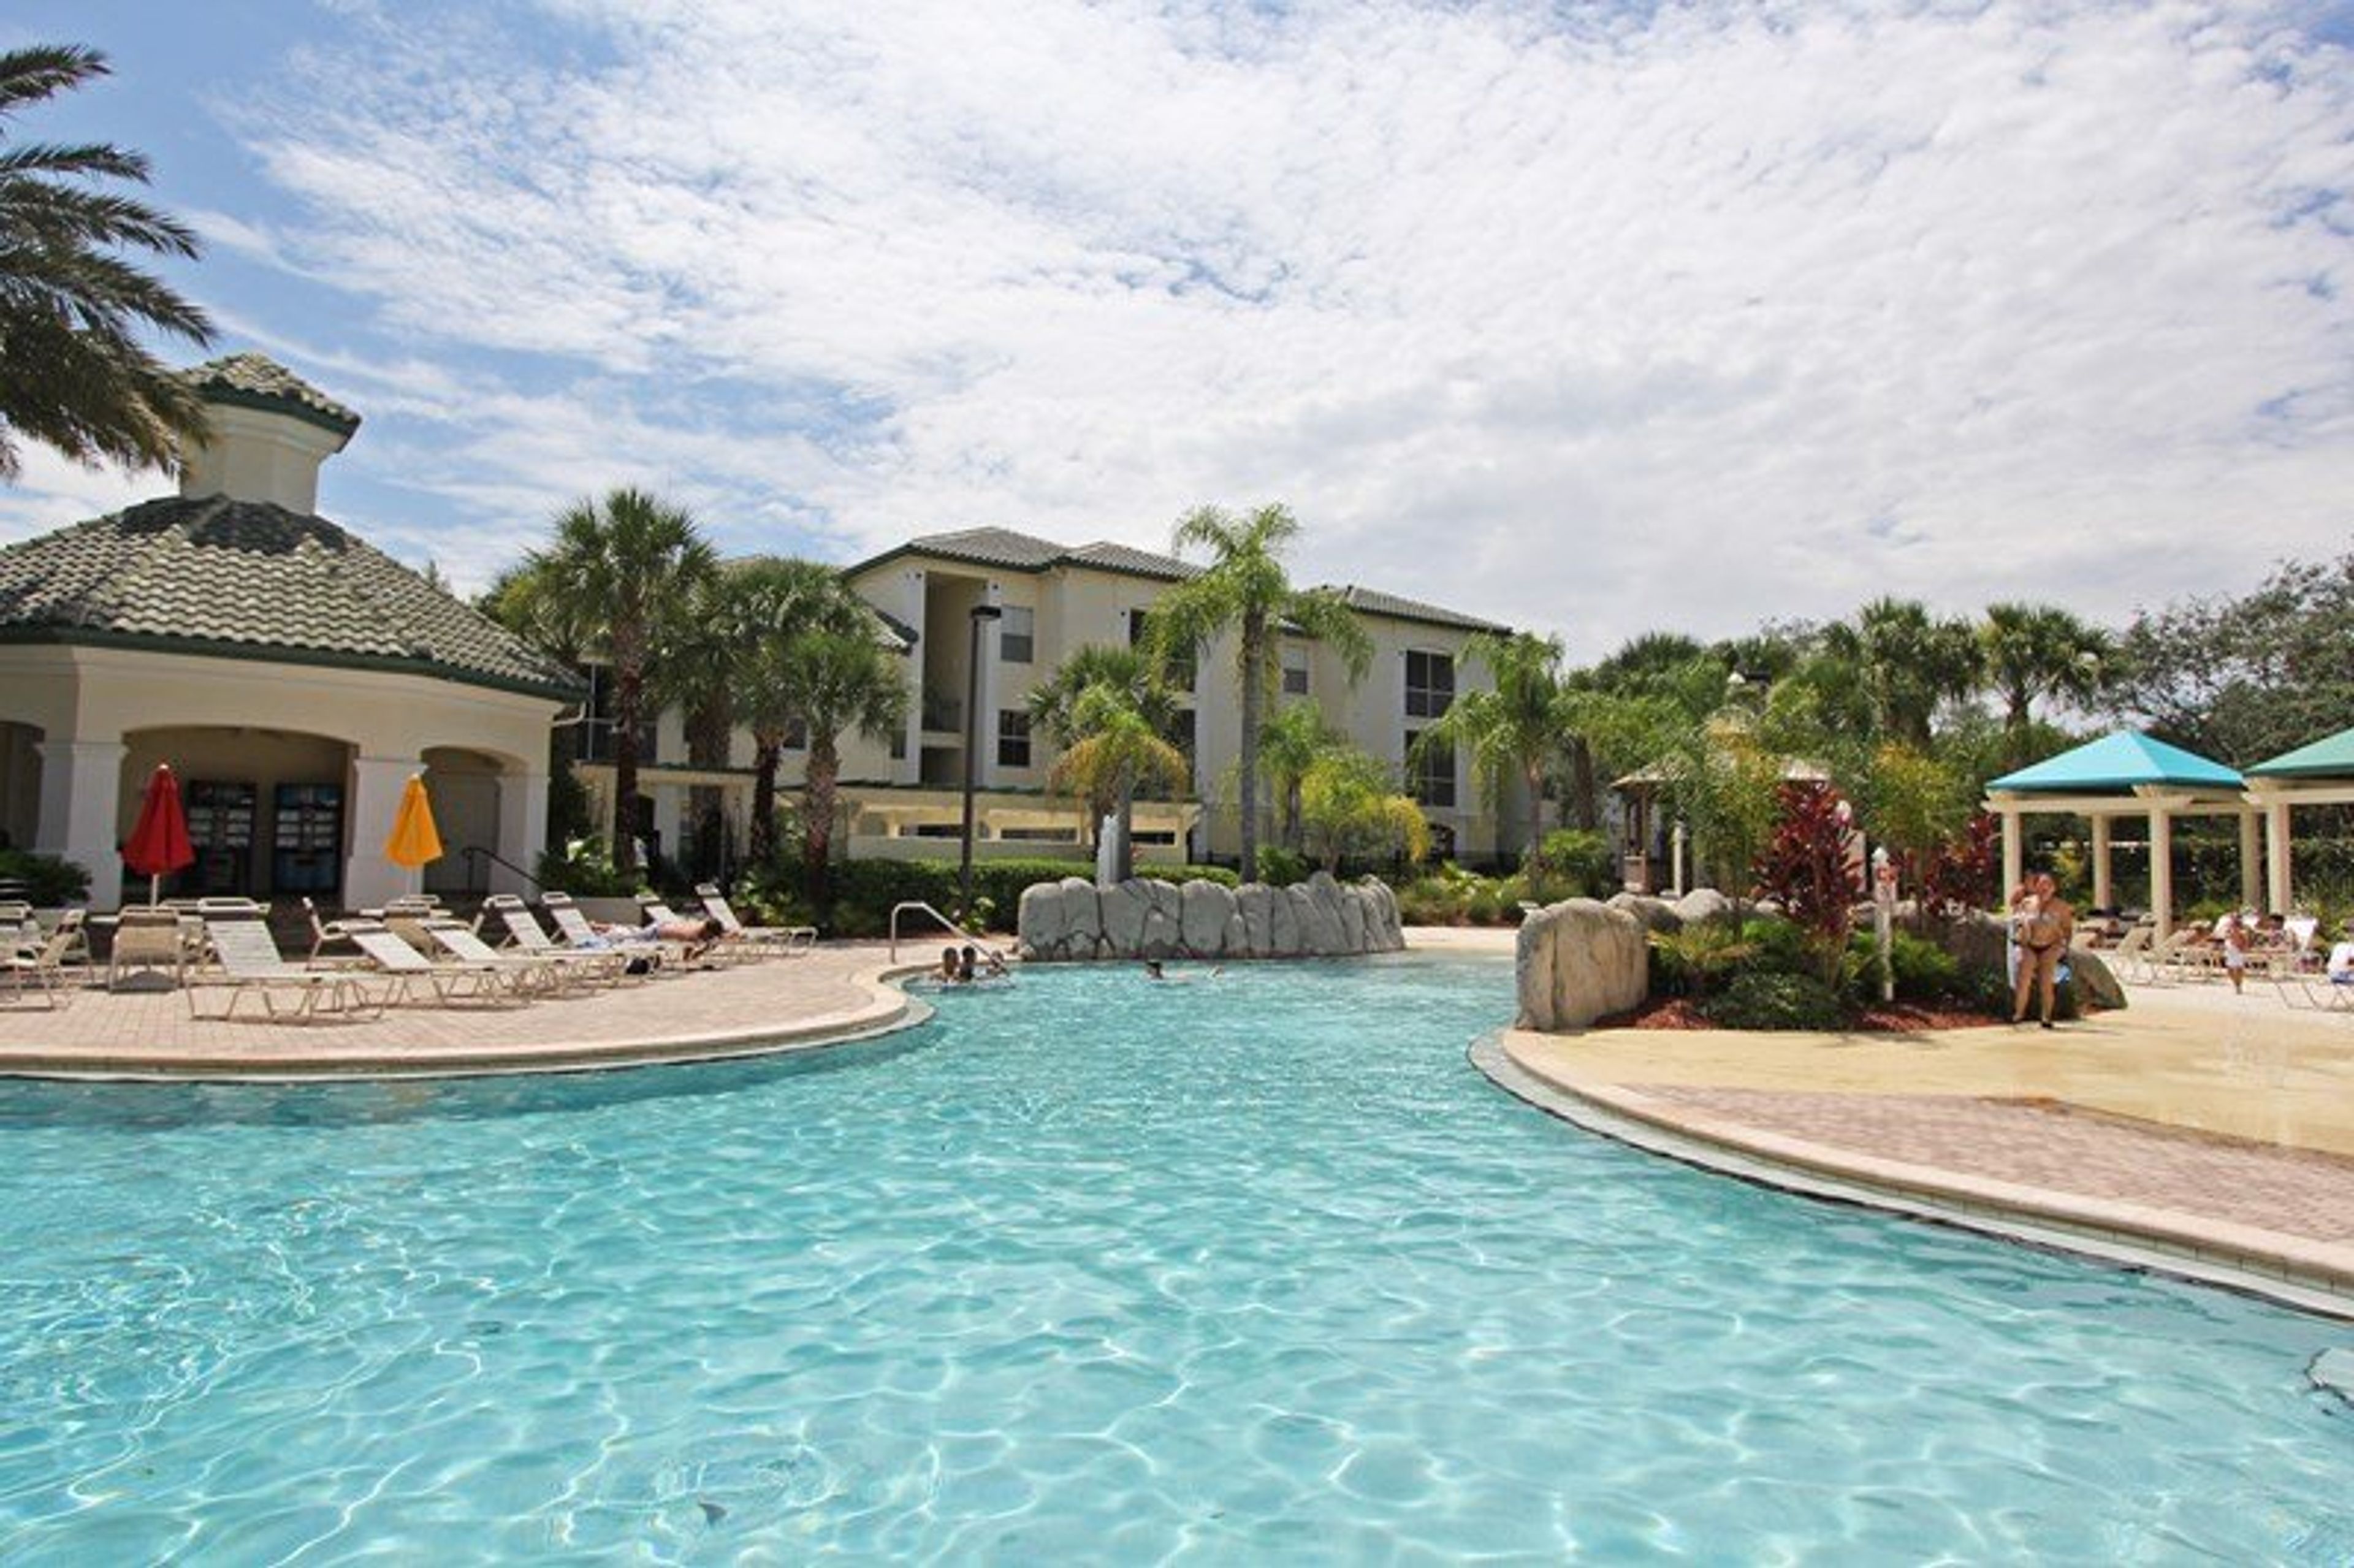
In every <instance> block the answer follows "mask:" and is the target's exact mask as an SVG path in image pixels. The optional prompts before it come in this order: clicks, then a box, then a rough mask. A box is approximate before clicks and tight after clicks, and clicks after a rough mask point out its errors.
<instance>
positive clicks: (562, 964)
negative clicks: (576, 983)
mask: <svg viewBox="0 0 2354 1568" xmlns="http://www.w3.org/2000/svg"><path fill="white" fill-rule="evenodd" d="M424 929H425V935H426V936H427V937H428V938H430V939H431V940H432V942H433V944H434V945H435V946H436V947H438V948H440V949H441V950H442V951H443V952H445V953H447V954H449V955H450V957H451V959H454V960H455V961H456V962H458V963H460V964H462V965H465V966H467V967H468V968H472V969H485V968H488V969H502V970H504V971H505V972H506V974H507V975H508V977H509V983H510V984H511V985H512V987H513V988H514V992H515V994H516V995H518V996H520V995H522V994H523V993H524V992H525V991H546V992H547V993H549V994H551V995H552V994H554V993H555V992H557V991H562V990H563V989H564V988H565V983H566V980H567V969H569V965H568V964H567V960H566V959H565V958H564V956H563V955H561V954H554V955H545V956H543V955H541V954H536V953H513V952H509V953H502V952H500V951H498V950H497V949H495V948H493V947H492V946H491V945H490V944H489V943H488V942H485V941H483V940H482V938H480V937H477V936H476V935H474V930H473V927H471V926H468V925H466V924H465V923H464V922H462V921H459V920H428V921H426V922H425V927H424ZM571 972H572V973H576V974H577V973H578V970H577V969H574V970H571Z"/></svg>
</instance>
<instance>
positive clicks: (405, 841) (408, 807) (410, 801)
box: [384, 773, 441, 871]
mask: <svg viewBox="0 0 2354 1568" xmlns="http://www.w3.org/2000/svg"><path fill="white" fill-rule="evenodd" d="M384 857H385V859H387V860H388V861H390V862H392V863H393V864H395V865H398V866H405V867H407V868H408V870H410V871H415V870H416V869H417V868H418V867H419V866H420V865H423V864H424V863H426V862H427V861H429V860H440V858H441V833H440V830H439V829H437V828H435V827H434V825H433V802H432V801H431V800H428V799H426V795H425V776H424V775H423V774H421V773H412V774H410V775H409V776H408V788H407V789H403V790H402V791H401V792H400V810H398V812H396V813H395V814H394V816H393V819H392V837H390V838H388V839H387V840H385V841H384Z"/></svg>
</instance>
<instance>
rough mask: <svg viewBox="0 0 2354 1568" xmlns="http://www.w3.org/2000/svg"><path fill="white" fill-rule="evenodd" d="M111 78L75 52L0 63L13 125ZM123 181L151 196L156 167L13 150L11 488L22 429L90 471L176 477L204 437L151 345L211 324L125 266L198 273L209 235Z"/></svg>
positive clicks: (5, 318)
mask: <svg viewBox="0 0 2354 1568" xmlns="http://www.w3.org/2000/svg"><path fill="white" fill-rule="evenodd" d="M105 74H107V65H106V57H105V56H103V55H101V54H99V53H96V52H95V51H93V50H90V49H86V48H80V47H77V46H73V45H62V46H60V45H42V46H36V47H33V48H22V49H12V50H9V51H8V52H7V53H5V54H0V121H5V119H7V118H8V117H9V116H11V115H13V114H15V113H16V111H18V110H21V109H24V108H26V107H27V106H29V105H32V104H37V103H39V102H41V101H44V100H46V99H48V98H50V97H51V96H53V95H55V94H57V93H58V92H62V91H64V90H68V89H69V88H75V87H80V85H81V84H82V83H84V82H86V81H88V80H90V79H92V78H93V77H100V76H104V75H105ZM110 181H123V182H128V183H130V184H132V185H145V184H146V183H147V160H146V159H145V158H144V157H143V156H141V155H140V154H136V153H131V152H125V151H124V150H123V149H122V148H120V147H115V146H111V145H107V144H104V143H99V144H92V145H82V146H58V145H51V144H47V143H26V144H20V145H17V146H13V147H7V148H5V149H0V477H13V476H14V475H15V474H16V471H17V461H18V460H17V452H16V444H15V442H13V441H12V440H9V439H8V433H9V432H10V431H11V430H15V431H20V432H22V433H23V434H25V435H27V436H29V437H31V438H32V439H33V440H37V441H40V442H42V443H44V444H45V445H48V446H50V447H54V448H56V449H57V450H58V451H60V452H62V453H64V454H65V455H66V456H67V457H69V458H71V459H73V460H74V461H77V462H81V463H90V464H94V463H97V462H99V461H114V462H120V463H122V464H123V465H125V466H126V467H131V468H148V467H156V468H163V467H168V466H170V465H171V464H173V463H174V462H175V461H178V458H179V449H180V443H181V442H183V441H184V440H194V439H196V438H199V437H201V436H202V435H203V434H204V430H205V412H204V403H203V401H202V400H201V399H200V398H199V397H197V395H196V389H195V388H194V387H191V386H189V385H188V383H187V382H186V381H185V380H183V379H181V378H180V377H179V376H175V375H174V374H173V373H172V372H171V371H170V370H168V369H166V368H165V367H164V365H163V364H162V363H161V362H159V361H158V360H156V359H155V357H154V355H151V354H149V353H148V352H147V351H146V350H145V349H144V348H143V347H141V346H140V344H139V341H138V334H140V333H141V332H142V331H143V330H146V331H154V332H159V333H162V334H165V335H167V336H171V337H177V338H183V339H186V341H188V342H190V343H193V344H197V345H199V346H201V345H202V344H207V343H209V342H210V341H211V340H212V323H210V322H209V321H207V319H206V317H205V313H204V312H202V311H201V310H199V309H197V308H196V306H195V305H192V304H190V303H189V302H187V301H186V300H184V299H182V298H181V297H180V296H179V295H178V294H177V293H175V292H174V291H172V290H171V289H169V288H167V287H165V286H164V284H163V283H161V282H159V281H156V280H155V279H154V278H152V277H150V276H149V275H148V274H146V273H145V272H143V271H142V270H139V269H138V268H137V267H134V266H133V265H132V264H131V263H130V262H129V261H126V260H123V259H122V257H120V256H118V255H115V254H112V252H114V251H116V250H120V249H131V250H134V251H139V250H143V251H148V252H152V253H154V254H155V255H160V256H177V257H182V258H186V259H189V260H193V259H194V258H195V257H196V249H197V247H196V236H195V235H194V234H192V233H191V232H190V231H189V230H187V229H186V228H183V227H181V226H180V225H179V224H178V223H176V222H175V221H173V220H172V219H171V218H169V217H165V216H164V215H163V214H162V213H160V212H158V211H156V210H155V209H154V207H149V206H147V205H146V204H145V203H143V202H140V201H135V200H133V199H132V198H131V197H129V196H123V195H121V194H120V193H119V192H116V191H112V190H109V189H106V188H104V187H105V184H106V182H110Z"/></svg>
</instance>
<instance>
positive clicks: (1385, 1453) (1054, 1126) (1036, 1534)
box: [0, 959, 2354, 1563]
mask: <svg viewBox="0 0 2354 1568" xmlns="http://www.w3.org/2000/svg"><path fill="white" fill-rule="evenodd" d="M938 1002H939V1008H940V1011H939V1015H938V1018H937V1019H936V1020H935V1021H934V1022H932V1023H930V1024H928V1025H927V1026H926V1027H925V1028H923V1029H922V1030H919V1031H917V1032H914V1033H910V1034H907V1035H902V1036H898V1037H895V1038H894V1039H892V1040H889V1041H885V1042H877V1043H875V1044H866V1045H858V1046H851V1047H846V1048H843V1050H841V1051H838V1052H832V1053H826V1054H822V1055H821V1056H818V1057H815V1058H811V1059H806V1060H801V1061H779V1062H769V1063H758V1064H735V1065H715V1066H709V1067H695V1068H665V1069H650V1070H644V1071H639V1072H631V1073H621V1074H611V1075H592V1076H583V1077H567V1078H557V1079H543V1080H501V1081H494V1082H443V1083H408V1084H389V1085H377V1086H354V1085H346V1086H332V1087H310V1088H283V1089H272V1088H257V1087H239V1088H217V1087H216V1088H199V1087H172V1086H166V1087H154V1086H149V1087H134V1086H62V1085H28V1084H19V1085H8V1086H0V1408H5V1410H6V1411H7V1412H8V1414H9V1420H8V1422H7V1424H6V1426H5V1430H0V1542H6V1553H5V1554H6V1555H10V1556H22V1557H23V1558H25V1559H26V1560H27V1561H49V1560H59V1561H110V1562H112V1561H125V1562H127V1561H153V1560H157V1559H161V1558H164V1557H175V1559H176V1560H179V1561H188V1562H220V1563H255V1562H271V1561H281V1560H290V1559H300V1560H302V1561H306V1562H307V1561H322V1562H329V1561H336V1560H340V1559H342V1558H345V1557H350V1556H356V1555H359V1554H361V1553H363V1552H370V1551H374V1552H384V1553H388V1554H391V1555H393V1556H395V1557H398V1558H402V1559H409V1560H426V1559H436V1560H438V1559H448V1560H479V1559H482V1558H485V1557H542V1556H547V1555H551V1554H574V1555H580V1556H588V1557H594V1556H600V1555H611V1556H622V1555H631V1556H634V1557H641V1558H652V1559H658V1560H684V1561H723V1560H735V1559H737V1558H738V1557H751V1558H755V1559H758V1558H763V1557H767V1558H789V1559H798V1558H801V1557H804V1556H809V1555H814V1554H816V1553H818V1552H825V1551H834V1552H845V1553H851V1554H856V1555H860V1556H868V1557H890V1558H895V1559H896V1558H908V1559H945V1560H970V1559H976V1558H980V1559H992V1560H1002V1559H1007V1558H1023V1559H1032V1560H1069V1559H1079V1560H1087V1561H1119V1562H1130V1561H1135V1562H1151V1561H1158V1560H1163V1559H1171V1558H1178V1559H1188V1558H1190V1559H1193V1560H1199V1561H1204V1562H1223V1561H1235V1560H1238V1559H1240V1560H1264V1559H1267V1558H1278V1559H1288V1558H1308V1559H1320V1560H1338V1561H1360V1560H1369V1559H1370V1560H1386V1559H1389V1558H1393V1557H1399V1556H1420V1557H1432V1558H1439V1559H1447V1558H1459V1557H1468V1556H1473V1555H1478V1554H1483V1553H1488V1554H1527V1555H1532V1556H1540V1557H1544V1558H1558V1557H1561V1556H1563V1555H1564V1554H1569V1553H1583V1554H1585V1555H1588V1556H1591V1557H1594V1558H1598V1559H1606V1560H1615V1559H1617V1558H1622V1557H1638V1556H1649V1555H1663V1554H1670V1553H1674V1552H1687V1553H1694V1554H1699V1555H1702V1556H1711V1557H1717V1558H1737V1559H1740V1560H1751V1559H1755V1558H1760V1557H1773V1556H1784V1557H1789V1558H1796V1559H1803V1560H1822V1559H1826V1558H1834V1557H1839V1558H1847V1559H1850V1560H1852V1559H1862V1558H1871V1559H1895V1560H1904V1561H1916V1560H1923V1559H1927V1558H1933V1557H1937V1556H1946V1557H1954V1558H1962V1559H1967V1560H1972V1561H1986V1560H1995V1559H2018V1558H2025V1557H2032V1558H2039V1559H2045V1560H2067V1559H2077V1560H2101V1561H2111V1560H2120V1559H2122V1560H2138V1559H2147V1560H2158V1561H2165V1560H2173V1559H2178V1558H2181V1557H2185V1556H2193V1555H2200V1554H2205V1555H2211V1556H2216V1557H2221V1558H2224V1559H2227V1560H2232V1561H2259V1560H2264V1561H2270V1560H2279V1559H2282V1558H2284V1557H2288V1558H2291V1559H2294V1558H2295V1557H2296V1554H2297V1553H2299V1552H2303V1553H2306V1554H2307V1555H2310V1554H2311V1552H2313V1551H2314V1550H2315V1543H2317V1542H2331V1541H2346V1542H2354V1501H2349V1499H2354V1420H2349V1419H2348V1418H2347V1414H2346V1411H2345V1408H2344V1406H2343V1405H2342V1404H2340V1403H2339V1401H2338V1398H2337V1397H2336V1396H2335V1395H2332V1394H2329V1393H2327V1392H2326V1391H2325V1390H2323V1389H2320V1388H2318V1387H2317V1380H2318V1379H2319V1377H2320V1373H2321V1369H2322V1368H2323V1367H2324V1366H2325V1365H2330V1366H2334V1365H2336V1364H2338V1363H2336V1362H2333V1361H2330V1358H2329V1357H2328V1356H2327V1355H2325V1354H2324V1352H2325V1351H2333V1350H2335V1349H2336V1348H2337V1347H2339V1346H2341V1345H2342V1344H2343V1341H2344V1325H2342V1324H2334V1323H2329V1322H2325V1321H2322V1320H2318V1319H2310V1318H2306V1317H2301V1316H2299V1315H2297V1314H2296V1313H2293V1312H2289V1311H2286V1310H2284V1309H2280V1308H2273V1307H2269V1306H2266V1305H2264V1304H2262V1303H2258V1302H2253V1301H2250V1300H2246V1299H2243V1298H2238V1297H2234V1296H2231V1295H2228V1294H2224V1293H2221V1292H2218V1291H2212V1290H2207V1289H2202V1288H2199V1287H2192V1286H2189V1285H2184V1284H2180V1283H2179V1282H2175V1281H2171V1280H2168V1279H2165V1278H2162V1277H2148V1276H2144V1275H2137V1274H2132V1273H2127V1272H2123V1271H2116V1270H2110V1269H2105V1268H2101V1267H2098V1266H2092V1265H2086V1264H2081V1263H2078V1262H2075V1261H2073V1260H2070V1259H2066V1258H2062V1257H2057V1256H2052V1255H2046V1254H2041V1253H2037V1252H2033V1251H2029V1250H2026V1249H2022V1248H2016V1247H2010V1246H2006V1245H2002V1244H2000V1243H1999V1242H1994V1241H1989V1240H1985V1239H1981V1238H1978V1237H1974V1236H1970V1235H1967V1234H1958V1233H1956V1232H1952V1231H1948V1230H1943V1229H1938V1228H1935V1227H1928V1226H1921V1225H1912V1224H1903V1223H1901V1222H1896V1221H1891V1220H1887V1219H1883V1218H1881V1217H1878V1216H1874V1215H1872V1214H1869V1213H1861V1212H1857V1211H1852V1210H1849V1209H1844V1208H1839V1207H1834V1206H1829V1205H1821V1204H1815V1203H1811V1202H1804V1201H1801V1200H1797V1199H1793V1198H1789V1197H1787V1196H1785V1195H1781V1194H1777V1193H1775V1192H1765V1191H1761V1190H1759V1189H1756V1188H1754V1187H1751V1186H1748V1185H1746V1184H1744V1183H1741V1182H1738V1181H1726V1180H1723V1179H1719V1178H1715V1177H1711V1176H1708V1175H1705V1174H1703V1173H1701V1172H1697V1171H1691V1170H1688V1169H1685V1168H1683V1167H1681V1166H1680V1165H1677V1164H1674V1163H1672V1162H1670V1161H1667V1160H1656V1159H1653V1158H1651V1157H1649V1156H1645V1155H1641V1154H1638V1153H1635V1152H1632V1151H1629V1150H1625V1149H1621V1148H1619V1147H1617V1146H1616V1145H1614V1144H1611V1143H1609V1142H1606V1141H1605V1140H1601V1139H1595V1138H1592V1137H1589V1136H1587V1135H1585V1134H1583V1133H1580V1132H1578V1131H1576V1130H1575V1129H1574V1128H1569V1127H1566V1126H1564V1125H1563V1124H1562V1123H1560V1122H1558V1121H1555V1120H1553V1119H1552V1118H1548V1117H1546V1116H1544V1115H1543V1114H1542V1113H1540V1112H1537V1111H1535V1110H1532V1109H1530V1108H1529V1107H1525V1106H1522V1104H1520V1103H1519V1102H1518V1101H1516V1100H1513V1099H1511V1097H1508V1096H1505V1095H1503V1094H1502V1093H1500V1092H1499V1091H1498V1090H1496V1089H1495V1088H1494V1087H1492V1086H1490V1085H1489V1084H1488V1083H1487V1081H1486V1080H1485V1079H1484V1078H1483V1077H1481V1075H1479V1073H1478V1072H1477V1071H1476V1070H1475V1069H1474V1068H1473V1067H1472V1066H1471V1065H1469V1063H1467V1062H1466V1060H1465V1058H1464V1047H1465V1044H1466V1043H1467V1042H1468V1041H1469V1040H1470V1039H1471V1038H1472V1037H1473V1036H1474V1035H1476V1034H1478V1033H1481V1032H1483V1031H1486V1030H1489V1029H1491V1028H1493V1027H1495V1026H1496V1025H1497V1024H1498V1023H1500V1022H1503V1019H1504V1015H1505V1014H1506V1013H1507V1012H1509V1010H1510V1007H1511V974H1510V969H1509V968H1508V967H1504V966H1499V965H1496V964H1493V963H1489V962H1479V961H1469V960H1458V961H1439V960H1428V959H1403V960H1394V961H1381V962H1374V963H1358V964H1322V965H1319V964H1308V965H1283V966H1261V967H1256V968H1238V969H1229V970H1227V971H1226V973H1225V975H1223V976H1221V977H1218V978H1216V979H1214V980H1212V979H1207V978H1200V979H1193V980H1182V981H1180V982H1178V983H1173V984H1172V983H1166V982H1164V983H1159V984H1155V983H1153V982H1150V981H1147V980H1144V979H1142V978H1141V976H1140V974H1138V973H1137V972H1136V971H1134V970H1132V969H1088V970H1074V971H1066V972H1052V973H1032V974H1025V975H1023V977H1022V979H1021V980H1020V981H1019V983H1018V984H1016V985H1015V986H1013V988H1011V989H1010V990H1003V991H979V992H972V993H963V994H960V993H955V992H951V993H949V994H948V995H945V996H943V997H941V998H938ZM2322 1560H2327V1559H2326V1558H2324V1559H2322Z"/></svg>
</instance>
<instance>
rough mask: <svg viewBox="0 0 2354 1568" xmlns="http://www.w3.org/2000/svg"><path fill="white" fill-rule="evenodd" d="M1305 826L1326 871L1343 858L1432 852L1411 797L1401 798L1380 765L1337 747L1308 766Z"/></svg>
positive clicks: (1303, 783) (1303, 784)
mask: <svg viewBox="0 0 2354 1568" xmlns="http://www.w3.org/2000/svg"><path fill="white" fill-rule="evenodd" d="M1299 804H1300V820H1301V825H1302V826H1303V827H1304V828H1305V829H1306V832H1307V842H1308V847H1309V850H1310V853H1313V854H1315V855H1316V857H1317V858H1318V859H1319V860H1320V862H1321V863H1323V866H1324V869H1325V870H1326V871H1331V872H1337V871H1339V870H1340V869H1341V860H1342V858H1343V857H1347V856H1354V857H1357V858H1360V859H1365V858H1371V857H1373V856H1376V855H1384V854H1403V855H1404V856H1405V858H1406V859H1407V860H1409V861H1419V860H1421V859H1422V857H1423V856H1424V855H1426V854H1428V853H1430V824H1429V823H1428V822H1426V821H1424V820H1423V815H1422V808H1421V807H1420V806H1418V805H1416V803H1415V800H1414V798H1413V797H1412V796H1410V795H1404V794H1400V793H1399V792H1398V790H1397V789H1396V787H1395V786H1394V784H1393V783H1392V782H1391V780H1390V777H1389V774H1388V772H1387V770H1386V769H1384V768H1383V767H1382V765H1381V763H1380V762H1378V761H1377V760H1375V759H1374V758H1372V757H1369V756H1367V755H1366V754H1365V753H1364V752H1363V751H1360V750H1358V749H1356V748H1355V747H1336V748H1335V749H1333V750H1331V751H1329V752H1327V753H1325V754H1324V755H1323V756H1322V757H1320V758H1317V760H1316V761H1315V762H1314V763H1313V764H1312V765H1310V768H1309V769H1308V773H1307V775H1306V777H1305V778H1303V779H1301V780H1300V785H1299Z"/></svg>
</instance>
